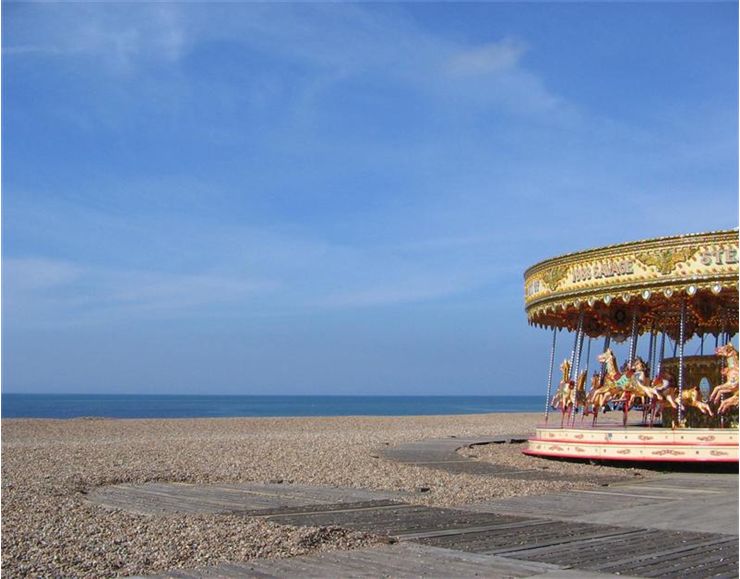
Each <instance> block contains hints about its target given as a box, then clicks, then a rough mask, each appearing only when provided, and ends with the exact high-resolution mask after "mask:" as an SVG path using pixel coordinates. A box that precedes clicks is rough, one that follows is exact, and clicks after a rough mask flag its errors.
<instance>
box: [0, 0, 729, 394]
mask: <svg viewBox="0 0 740 579" xmlns="http://www.w3.org/2000/svg"><path fill="white" fill-rule="evenodd" d="M737 187H738V5H737V3H733V2H723V3H712V2H697V3H678V4H674V3H669V2H655V3H652V2H651V3H622V2H619V3H470V4H466V3H404V4H393V3H360V4H345V3H299V4H292V3H254V4H248V3H210V4H198V3H112V2H111V3H79V4H71V3H18V4H16V3H3V5H2V282H3V284H2V338H3V339H2V362H3V363H2V388H3V391H5V392H24V393H44V392H73V393H111V394H113V393H145V394H146V393H178V394H286V395H289V394H361V395H367V394H379V395H381V394H382V395H386V394H407V395H427V394H428V395H433V394H434V395H436V394H446V395H455V394H460V395H478V394H480V395H504V394H532V395H536V394H541V393H543V392H544V391H545V385H546V381H547V366H548V362H549V344H550V341H551V339H552V335H551V333H550V332H547V331H545V330H539V329H535V328H531V327H529V326H528V324H527V319H526V315H525V312H524V306H523V273H524V270H525V269H527V268H528V267H529V266H531V265H533V264H534V263H537V262H538V261H541V260H543V259H546V258H549V257H553V256H556V255H559V254H561V253H566V252H571V251H577V250H581V249H587V248H592V247H598V246H601V245H607V244H612V243H619V242H624V241H631V240H635V239H644V238H649V237H654V236H662V235H672V234H681V233H692V232H700V231H712V230H718V229H727V228H732V227H736V226H737V220H738V189H737ZM571 341H572V339H571V338H570V337H568V336H567V335H565V336H564V338H563V339H559V344H560V345H559V348H561V349H563V350H562V351H563V352H566V350H567V349H568V348H570V347H572V345H571ZM566 355H567V354H566Z"/></svg>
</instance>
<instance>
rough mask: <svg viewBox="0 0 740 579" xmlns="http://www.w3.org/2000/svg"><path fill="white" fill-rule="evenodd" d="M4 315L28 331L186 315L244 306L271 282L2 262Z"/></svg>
mask: <svg viewBox="0 0 740 579" xmlns="http://www.w3.org/2000/svg"><path fill="white" fill-rule="evenodd" d="M3 279H4V283H3V300H4V311H5V313H6V315H7V318H6V319H7V320H8V322H9V323H10V324H11V325H14V324H17V323H20V324H21V325H24V326H25V325H27V326H30V327H34V326H44V325H51V326H55V325H59V324H61V325H69V324H73V325H74V324H78V323H91V322H93V323H95V322H100V321H111V320H121V319H124V318H131V317H138V316H147V317H151V316H155V317H171V316H173V315H174V316H188V315H192V314H194V313H195V314H196V315H197V314H198V313H199V312H202V311H203V310H204V309H208V308H209V307H213V306H223V305H229V304H231V305H233V304H236V303H245V302H248V301H249V300H250V299H252V298H253V297H254V296H256V295H259V294H260V293H261V292H265V291H268V290H270V289H273V288H274V283H272V282H269V281H261V280H249V279H244V278H240V277H229V276H224V275H219V274H216V273H207V272H203V273H199V274H172V273H165V272H161V271H159V272H155V271H141V270H126V269H115V268H102V267H94V266H90V265H83V264H78V263H73V262H68V261H63V260H54V259H49V258H5V259H4V260H3Z"/></svg>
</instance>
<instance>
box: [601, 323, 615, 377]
mask: <svg viewBox="0 0 740 579" xmlns="http://www.w3.org/2000/svg"><path fill="white" fill-rule="evenodd" d="M611 342H612V332H611V330H607V331H606V336H605V337H604V352H606V351H607V350H608V349H609V345H610V344H611ZM599 371H600V372H601V374H600V375H599V387H601V386H603V385H604V374H605V372H606V362H602V363H601V370H599Z"/></svg>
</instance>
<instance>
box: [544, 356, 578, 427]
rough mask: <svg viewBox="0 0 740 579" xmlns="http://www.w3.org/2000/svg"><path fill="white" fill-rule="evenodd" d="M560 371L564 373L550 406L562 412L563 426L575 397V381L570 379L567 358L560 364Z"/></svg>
mask: <svg viewBox="0 0 740 579" xmlns="http://www.w3.org/2000/svg"><path fill="white" fill-rule="evenodd" d="M560 371H561V372H562V373H563V378H562V380H560V384H558V389H557V390H556V391H555V395H554V396H553V397H552V400H551V401H550V406H552V407H553V408H555V409H559V410H560V412H561V413H562V418H561V420H560V427H561V428H562V427H563V423H564V422H565V413H566V412H568V411H569V409H570V408H571V407H572V406H573V399H574V398H575V394H574V393H575V382H574V381H573V380H571V379H570V361H569V360H568V359H567V358H566V359H565V360H563V363H562V364H560Z"/></svg>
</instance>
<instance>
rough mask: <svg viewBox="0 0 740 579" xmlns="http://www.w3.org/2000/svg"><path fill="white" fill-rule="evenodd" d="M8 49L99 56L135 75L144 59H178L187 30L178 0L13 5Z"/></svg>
mask: <svg viewBox="0 0 740 579" xmlns="http://www.w3.org/2000/svg"><path fill="white" fill-rule="evenodd" d="M7 10H8V11H9V14H7V16H6V18H8V19H10V20H12V22H13V25H12V26H8V27H7V28H6V31H7V32H6V33H5V34H4V39H3V52H4V53H5V54H6V55H7V56H10V57H21V56H50V57H56V58H59V57H76V58H93V59H98V60H99V62H101V63H103V64H104V65H105V66H106V67H107V68H109V69H110V70H111V71H112V72H117V73H124V74H130V73H132V72H134V71H135V69H136V68H137V67H138V66H139V65H141V64H142V63H144V62H147V61H149V62H151V61H155V62H167V63H171V62H174V61H176V60H178V59H179V58H180V57H181V56H182V54H183V52H184V49H185V42H186V35H185V29H184V27H183V22H182V20H181V18H180V14H181V13H180V11H179V10H178V9H177V8H176V7H175V5H173V4H168V3H155V4H138V3H137V4H115V3H104V4H95V3H90V4H77V5H75V6H70V5H68V4H60V5H54V4H49V5H45V6H38V5H37V6H32V5H25V6H24V5H17V6H13V7H8V8H7Z"/></svg>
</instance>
